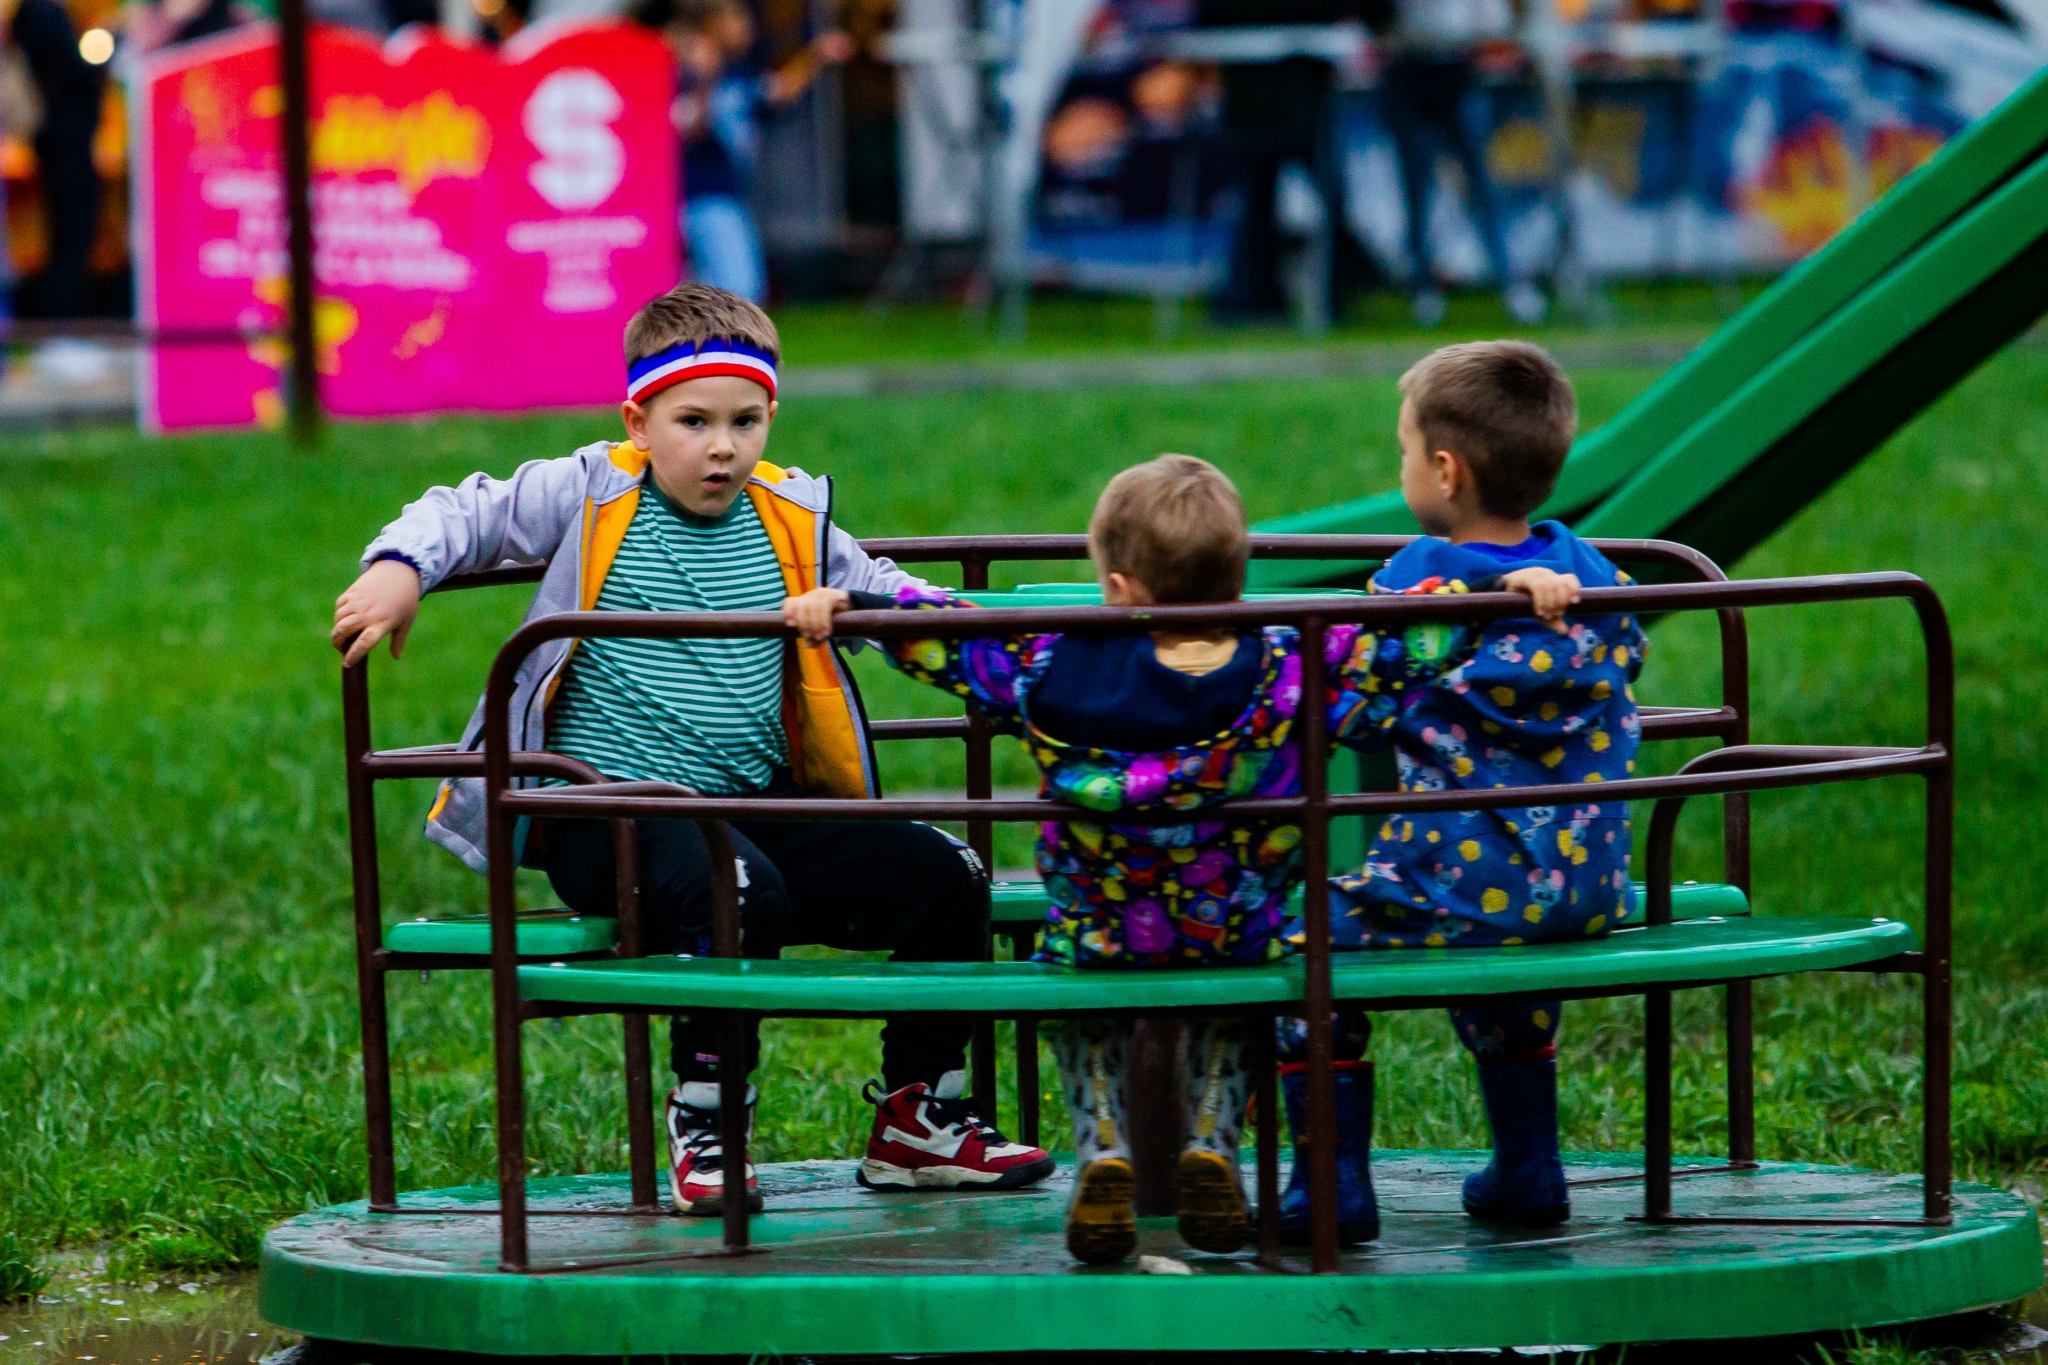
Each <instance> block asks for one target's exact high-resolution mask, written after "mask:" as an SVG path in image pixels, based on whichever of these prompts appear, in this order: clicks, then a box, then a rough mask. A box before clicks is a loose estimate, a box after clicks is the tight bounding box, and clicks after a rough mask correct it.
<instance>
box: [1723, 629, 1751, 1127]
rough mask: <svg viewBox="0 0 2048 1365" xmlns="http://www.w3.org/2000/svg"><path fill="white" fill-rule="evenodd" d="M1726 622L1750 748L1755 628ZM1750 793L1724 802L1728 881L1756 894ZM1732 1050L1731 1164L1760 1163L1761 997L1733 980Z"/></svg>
mask: <svg viewBox="0 0 2048 1365" xmlns="http://www.w3.org/2000/svg"><path fill="white" fill-rule="evenodd" d="M1718 615H1719V616H1720V622H1721V704H1722V705H1723V706H1726V707H1728V708H1729V709H1730V710H1731V711H1733V712H1734V713H1735V719H1734V722H1733V723H1732V724H1731V725H1730V726H1729V728H1728V731H1727V733H1726V734H1724V735H1723V736H1722V740H1723V742H1724V743H1727V744H1747V743H1749V628H1748V625H1747V624H1746V623H1745V621H1744V619H1743V615H1742V613H1741V612H1740V611H1738V610H1729V611H1723V612H1720V613H1718ZM1749 873H1750V868H1749V793H1748V792H1732V793H1730V794H1729V795H1727V796H1724V797H1722V798H1721V875H1722V880H1724V881H1726V882H1728V883H1729V884H1730V885H1732V886H1735V887H1739V888H1740V889H1741V891H1742V894H1743V895H1744V896H1745V897H1747V896H1748V895H1749V894H1750V876H1749ZM1723 1008H1724V1024H1725V1032H1726V1035H1727V1040H1728V1046H1727V1052H1728V1161H1729V1163H1730V1164H1731V1165H1737V1166H1751V1165H1755V1164H1756V992H1755V989H1754V987H1753V986H1752V985H1751V983H1750V982H1747V981H1731V982H1729V983H1728V986H1727V994H1726V998H1725V1000H1724V1002H1723Z"/></svg>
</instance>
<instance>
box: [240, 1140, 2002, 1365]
mask: <svg viewBox="0 0 2048 1365" xmlns="http://www.w3.org/2000/svg"><path fill="white" fill-rule="evenodd" d="M1483 1160H1484V1157H1483V1154H1481V1153H1476V1152H1387V1153H1383V1154H1381V1156H1380V1157H1379V1159H1378V1160H1377V1161H1376V1162H1375V1167H1374V1174H1375V1177H1376V1179H1377V1182H1378V1186H1379V1192H1380V1200H1381V1206H1382V1215H1383V1218H1384V1220H1385V1221H1384V1229H1385V1230H1384V1232H1383V1234H1382V1236H1381V1237H1380V1238H1379V1240H1377V1241H1375V1242H1372V1243H1370V1244H1369V1245H1367V1246H1364V1247H1359V1248H1353V1249H1350V1250H1347V1251H1346V1252H1345V1253H1344V1254H1343V1256H1342V1260H1341V1268H1340V1273H1338V1274H1335V1275H1320V1276H1318V1275H1310V1274H1308V1273H1307V1271H1308V1269H1309V1267H1308V1263H1307V1262H1306V1260H1303V1259H1296V1258H1294V1257H1283V1258H1282V1259H1281V1260H1279V1261H1277V1262H1274V1263H1270V1264H1260V1263H1259V1262H1258V1261H1256V1260H1255V1259H1254V1257H1253V1254H1252V1253H1251V1252H1250V1251H1249V1250H1247V1251H1246V1252H1244V1253H1241V1254H1239V1255H1236V1256H1209V1255H1204V1254H1202V1253H1199V1252H1191V1251H1189V1250H1188V1248H1187V1247H1186V1246H1184V1245H1183V1244H1182V1243H1181V1241H1180V1239H1179V1237H1178V1236H1177V1235H1176V1234H1175V1232H1174V1227H1173V1220H1172V1219H1170V1218H1162V1219H1156V1220H1154V1219H1148V1220H1145V1221H1144V1222H1143V1223H1142V1224H1141V1242H1140V1246H1139V1252H1140V1253H1141V1255H1143V1256H1146V1257H1158V1258H1165V1259H1166V1260H1167V1264H1165V1265H1163V1266H1162V1265H1160V1264H1158V1263H1157V1262H1155V1261H1152V1260H1142V1261H1133V1262H1131V1263H1129V1264H1126V1265H1124V1266H1121V1267H1114V1268H1100V1267H1094V1268H1091V1267H1081V1266H1078V1265H1076V1264H1075V1263H1074V1262H1073V1260H1072V1259H1071V1258H1070V1257H1069V1256H1068V1255H1067V1253H1066V1248H1065V1245H1064V1242H1063V1240H1062V1237H1061V1212H1062V1210H1063V1208H1064V1206H1065V1200H1066V1196H1067V1179H1068V1173H1069V1172H1068V1168H1067V1167H1066V1166H1065V1164H1064V1163H1063V1164H1062V1167H1061V1170H1060V1172H1059V1174H1058V1175H1056V1176H1055V1177H1054V1178H1053V1179H1052V1180H1050V1181H1048V1182H1047V1183H1046V1184H1045V1185H1043V1186H1040V1187H1038V1188H1036V1189H1033V1190H1028V1191H1021V1192H1016V1193H1010V1194H941V1193H928V1194H910V1195H881V1194H876V1193H873V1192H870V1191H867V1190H863V1189H860V1188H859V1187H857V1186H856V1185H855V1183H854V1180H853V1163H852V1162H839V1161H815V1162H795V1163H789V1164H785V1165H770V1166H765V1167H763V1168H762V1171H761V1183H762V1186H763V1189H764V1191H765V1193H766V1195H767V1212H766V1213H765V1214H763V1215H760V1216H758V1217H756V1218H755V1219H754V1220H753V1246H752V1249H751V1251H750V1254H747V1255H743V1256H725V1255H721V1254H720V1250H721V1245H720V1237H719V1224H718V1221H717V1220H716V1219H696V1218H681V1217H676V1216H673V1215H665V1214H650V1215H641V1216H635V1215H632V1214H629V1213H627V1212H626V1204H627V1201H628V1199H629V1195H628V1185H627V1181H626V1178H625V1177H624V1176H588V1177H577V1178H572V1179H565V1180H552V1181H535V1182H533V1184H532V1187H531V1195H530V1199H531V1207H530V1212H531V1214H532V1215H534V1216H533V1218H532V1232H531V1239H532V1240H531V1255H532V1262H531V1268H530V1269H529V1271H528V1272H527V1273H526V1274H522V1275H507V1274H503V1273H501V1272H500V1271H499V1269H498V1222H497V1219H496V1218H495V1217H493V1216H490V1214H489V1212H488V1211H489V1209H490V1208H491V1207H492V1205H493V1202H494V1201H495V1199H496V1197H497V1191H496V1189H495V1188H494V1187H481V1186H478V1187H470V1188H465V1189H452V1190H437V1191H432V1192H428V1193H422V1194H417V1195H408V1196H406V1197H405V1198H404V1199H403V1200H402V1201H401V1204H402V1205H404V1206H406V1207H408V1208H422V1209H425V1208H442V1209H447V1210H449V1212H445V1213H439V1214H424V1213H405V1214H398V1215H390V1214H377V1213H371V1212H369V1211H368V1210H367V1208H366V1206H365V1205H363V1204H360V1203H358V1204H344V1205H340V1206H337V1207H335V1208H331V1209H324V1210H322V1211H320V1212H318V1213H310V1214H306V1215H303V1216H302V1217H299V1218H295V1219H293V1220H291V1221H290V1222H288V1223H286V1224H284V1225H283V1226H281V1227H279V1228H277V1229H275V1230H274V1231H273V1232H272V1233H271V1234H270V1237H269V1239H268V1241H267V1243H266V1244H265V1248H264V1255H263V1303H262V1308H263V1314H264V1316H265V1318H267V1319H268V1320H270V1321H272V1322H274V1323H277V1324H278V1325H279V1326H282V1327H286V1328H290V1329H292V1330H295V1331H300V1332H304V1333H306V1334H307V1335H309V1336H312V1337H315V1338H323V1339H332V1340H339V1341H347V1342H351V1343H356V1344H361V1345H371V1346H377V1345H382V1346H404V1347H414V1348H437V1349H444V1350H451V1351H469V1352H479V1353H485V1354H503V1355H576V1356H608V1357H611V1358H613V1359H617V1358H619V1357H621V1356H624V1355H659V1354H728V1353H730V1354H753V1355H768V1356H774V1355H782V1356H789V1355H811V1354H821V1353H833V1354H838V1353H852V1354H874V1355H892V1354H909V1355H915V1354H925V1353H960V1352H991V1353H993V1352H1017V1351H1052V1350H1073V1349H1075V1348H1077V1347H1081V1348H1086V1349H1095V1350H1139V1349H1144V1350H1160V1351H1171V1350H1186V1351H1234V1350H1253V1349H1257V1350H1287V1349H1298V1350H1319V1349H1351V1350H1358V1349H1366V1348H1403V1347H1424V1346H1428V1347H1439V1348H1451V1347H1481V1346H1518V1345H1543V1344H1548V1343H1559V1342H1602V1341H1616V1340H1625V1341H1656V1340H1675V1339H1687V1338H1694V1339H1696V1338H1726V1337H1746V1336H1764V1335H1777V1334H1786V1333H1801V1332H1815V1331H1822V1330H1831V1329H1838V1328H1843V1327H1870V1326H1875V1325H1879V1324H1882V1323H1889V1322H1901V1321H1911V1320H1919V1319H1925V1318H1932V1317H1939V1316H1943V1315H1946V1314H1949V1313H1954V1312H1958V1311H1961V1310H1964V1309H1970V1308H1978V1307H1984V1306H1987V1305H1990V1304H1995V1303H2000V1302H2004V1301H2007V1300H2011V1299H2014V1298H2018V1297H2020V1296H2022V1295H2024V1294H2026V1293H2028V1292H2030V1291H2031V1290H2032V1289H2034V1288H2035V1287H2036V1286H2037V1285H2039V1283H2040V1280H2041V1242H2040V1236H2039V1233H2038V1231H2037V1228H2036V1222H2035V1218H2034V1215H2033V1212H2032V1210H2031V1209H2029V1208H2028V1206H2027V1205H2026V1203H2025V1202H2024V1201H2022V1200H2020V1199H2018V1198H2016V1197H2014V1196H2012V1195H2010V1194H2006V1193H2004V1192H2002V1191H1998V1190H1992V1189H1986V1188H1982V1187H1979V1186H1972V1185H1967V1184H1964V1185H1958V1186H1957V1187H1956V1191H1955V1208H1954V1221H1953V1223H1952V1224H1951V1225H1950V1226H1947V1227H1926V1226H1899V1225H1884V1224H1879V1223H1871V1224H1866V1225H1861V1226H1842V1225H1839V1224H1838V1225H1835V1226H1799V1225H1796V1224H1791V1223H1784V1222H1778V1223H1772V1224H1769V1225H1744V1224H1739V1223H1727V1222H1721V1223H1714V1224H1707V1225H1698V1226H1687V1225H1683V1224H1671V1225H1649V1224H1645V1223H1643V1222H1641V1221H1638V1220H1637V1215H1639V1214H1640V1213H1641V1211H1642V1192H1641V1184H1640V1182H1639V1180H1638V1179H1636V1178H1635V1177H1636V1176H1637V1174H1638V1173H1639V1172H1640V1170H1641V1163H1640V1161H1639V1160H1637V1159H1635V1158H1632V1157H1628V1156H1617V1155H1579V1156H1575V1157H1573V1158H1571V1161H1570V1166H1569V1174H1570V1176H1571V1178H1572V1179H1573V1180H1574V1182H1577V1183H1576V1185H1575V1188H1574V1189H1573V1191H1572V1203H1573V1216H1572V1218H1571V1220H1570V1221H1569V1222H1568V1223H1565V1224H1564V1225H1562V1226H1560V1227H1556V1228H1548V1229H1543V1230H1540V1231H1520V1230H1515V1229H1510V1228H1504V1227H1498V1226H1492V1225H1487V1224H1482V1223H1479V1222H1476V1221H1474V1220H1472V1219H1470V1218H1468V1217H1466V1216H1465V1214H1464V1213H1463V1212H1462V1211H1461V1210H1460V1209H1459V1207H1458V1182H1459V1179H1460V1177H1461V1176H1462V1175H1463V1174H1464V1173H1465V1172H1466V1171H1469V1170H1472V1169H1474V1168H1475V1166H1476V1165H1477V1164H1478V1163H1479V1162H1481V1161H1483ZM1690 1164H1692V1163H1687V1165H1690ZM1680 1169H1681V1170H1684V1169H1686V1166H1685V1165H1682V1166H1681V1167H1680ZM1246 1176H1247V1180H1248V1181H1249V1179H1250V1176H1251V1172H1250V1170H1249V1168H1247V1171H1246ZM1675 1185H1676V1191H1675V1194H1674V1198H1673V1206H1674V1213H1675V1214H1677V1215H1679V1216H1681V1217H1682V1216H1684V1215H1687V1214H1702V1215H1712V1216H1717V1217H1721V1218H1741V1217H1745V1216H1760V1217H1770V1218H1776V1219H1785V1218H1796V1217H1799V1216H1802V1215H1811V1216H1814V1217H1826V1218H1830V1219H1852V1218H1868V1219H1885V1218H1888V1217H1895V1216H1897V1215H1899V1214H1900V1213H1901V1212H1904V1213H1907V1214H1909V1215H1910V1214H1911V1213H1912V1212H1914V1211H1916V1210H1917V1208H1918V1205H1919V1198H1920V1195H1919V1179H1918V1177H1915V1176H1899V1175H1885V1174H1879V1173H1875V1172H1870V1171H1858V1170H1851V1169H1847V1168H1842V1167H1828V1166H1807V1165H1794V1164H1786V1163H1778V1162H1766V1163H1764V1164H1763V1165H1761V1166H1760V1167H1758V1168H1756V1169H1753V1170H1729V1169H1726V1168H1716V1167H1708V1168H1707V1169H1706V1170H1704V1171H1702V1173H1700V1174H1695V1175H1681V1176H1679V1177H1678V1178H1677V1180H1676V1181H1675ZM1181 1268H1184V1269H1185V1270H1186V1271H1187V1272H1188V1273H1186V1274H1182V1273H1179V1271H1180V1269H1181ZM1161 1270H1164V1271H1165V1272H1167V1273H1157V1272H1159V1271H1161Z"/></svg>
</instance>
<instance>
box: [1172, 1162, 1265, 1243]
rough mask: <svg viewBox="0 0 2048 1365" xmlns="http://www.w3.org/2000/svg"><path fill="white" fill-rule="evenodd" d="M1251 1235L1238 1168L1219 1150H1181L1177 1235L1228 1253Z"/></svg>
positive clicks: (1191, 1241)
mask: <svg viewBox="0 0 2048 1365" xmlns="http://www.w3.org/2000/svg"><path fill="white" fill-rule="evenodd" d="M1250 1238H1251V1217H1250V1215H1249V1214H1247V1213H1246V1211H1245V1206H1244V1190H1243V1189H1242V1188H1241V1187H1240V1186H1239V1184H1238V1179H1237V1172H1236V1171H1235V1170H1234V1169H1232V1167H1231V1164H1230V1162H1229V1161H1228V1160H1226V1159H1225V1158H1224V1156H1223V1155H1222V1153H1220V1152H1208V1151H1195V1152H1182V1153H1181V1154H1180V1239H1181V1240H1182V1241H1183V1242H1186V1243H1187V1244H1188V1245H1189V1246H1191V1247H1193V1248H1194V1249H1195V1250H1197V1251H1209V1252H1214V1253H1216V1254H1217V1255H1219V1256H1228V1255H1229V1254H1230V1253H1231V1252H1233V1251H1239V1250H1242V1249H1243V1247H1244V1244H1245V1243H1246V1242H1247V1241H1249V1240H1250Z"/></svg>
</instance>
